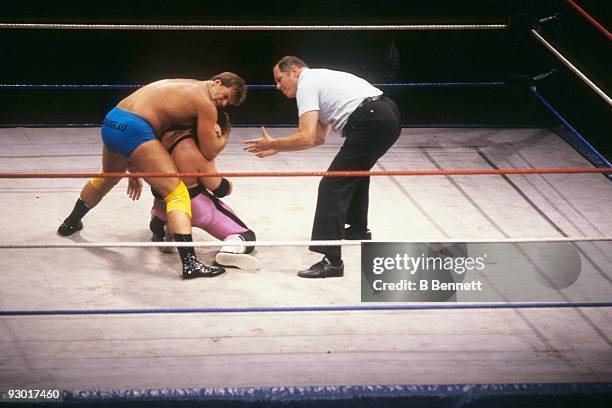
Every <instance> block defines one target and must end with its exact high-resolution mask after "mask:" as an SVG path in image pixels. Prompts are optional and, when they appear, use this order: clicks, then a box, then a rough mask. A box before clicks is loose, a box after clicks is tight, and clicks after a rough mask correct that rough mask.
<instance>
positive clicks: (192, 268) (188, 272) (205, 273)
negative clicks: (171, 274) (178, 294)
mask: <svg viewBox="0 0 612 408" xmlns="http://www.w3.org/2000/svg"><path fill="white" fill-rule="evenodd" d="M223 273H225V268H221V267H219V266H209V265H205V264H203V263H200V261H198V260H197V259H195V258H192V259H190V260H189V261H188V262H185V263H184V264H183V279H195V278H214V277H215V276H219V275H222V274H223Z"/></svg>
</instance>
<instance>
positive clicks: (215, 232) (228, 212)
mask: <svg viewBox="0 0 612 408" xmlns="http://www.w3.org/2000/svg"><path fill="white" fill-rule="evenodd" d="M191 203H192V205H193V211H194V218H193V219H194V224H193V225H194V227H195V226H197V227H199V228H202V229H203V230H204V231H206V232H208V233H209V234H211V235H212V236H214V237H215V238H217V239H222V240H223V241H226V242H227V243H228V245H224V246H223V247H221V248H220V249H219V252H218V253H217V255H216V256H215V261H216V262H217V263H218V264H219V265H223V266H235V267H237V268H240V269H254V270H256V269H259V268H260V267H261V263H260V262H259V260H258V259H257V258H255V257H254V256H252V255H249V254H250V253H251V252H253V250H254V249H255V247H253V246H247V247H245V246H244V245H231V243H236V242H244V241H255V240H256V236H255V233H254V232H253V231H251V230H250V229H249V228H248V227H247V226H246V224H245V223H244V222H242V220H241V219H240V218H238V216H237V215H236V213H235V212H234V211H233V210H232V209H231V208H230V207H229V206H228V205H227V204H225V203H224V202H223V201H222V200H220V199H219V198H217V197H214V196H212V195H209V194H208V193H202V194H198V195H197V196H196V197H194V198H193V199H192V200H191Z"/></svg>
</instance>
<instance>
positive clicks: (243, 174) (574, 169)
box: [0, 167, 612, 179]
mask: <svg viewBox="0 0 612 408" xmlns="http://www.w3.org/2000/svg"><path fill="white" fill-rule="evenodd" d="M572 173H573V174H577V173H612V167H601V168H595V167H564V168H541V169H472V170H389V171H366V170H353V171H279V172H272V171H253V172H219V173H139V172H136V173H0V179H2V178H6V179H25V178H90V177H109V178H122V177H128V178H134V177H141V178H150V177H365V176H460V175H495V174H497V175H499V174H572Z"/></svg>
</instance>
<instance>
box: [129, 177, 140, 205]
mask: <svg viewBox="0 0 612 408" xmlns="http://www.w3.org/2000/svg"><path fill="white" fill-rule="evenodd" d="M141 193H142V179H141V178H140V177H130V178H129V179H128V187H127V195H128V196H129V197H130V198H131V199H132V201H136V200H138V199H139V198H140V194H141Z"/></svg>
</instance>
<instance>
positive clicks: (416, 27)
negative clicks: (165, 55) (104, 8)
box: [0, 23, 508, 31]
mask: <svg viewBox="0 0 612 408" xmlns="http://www.w3.org/2000/svg"><path fill="white" fill-rule="evenodd" d="M507 27H508V25H507V24H398V25H180V24H60V23H58V24H44V23H0V28H6V29H42V30H154V31H294V30H295V31H332V30H333V31H342V30H346V31H352V30H361V31H380V30H398V31H431V30H503V29H506V28H507Z"/></svg>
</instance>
